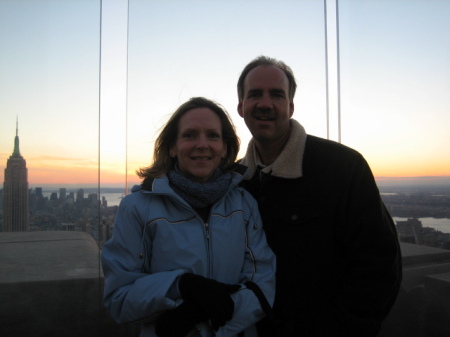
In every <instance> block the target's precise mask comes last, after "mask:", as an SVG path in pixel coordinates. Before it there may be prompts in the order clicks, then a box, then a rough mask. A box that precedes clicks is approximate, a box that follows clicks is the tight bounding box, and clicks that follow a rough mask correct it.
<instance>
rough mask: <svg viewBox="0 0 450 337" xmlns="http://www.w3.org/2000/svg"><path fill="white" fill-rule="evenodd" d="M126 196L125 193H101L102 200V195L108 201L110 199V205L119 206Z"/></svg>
mask: <svg viewBox="0 0 450 337" xmlns="http://www.w3.org/2000/svg"><path fill="white" fill-rule="evenodd" d="M124 196H125V195H124V194H123V193H100V200H102V197H105V199H106V201H108V207H111V206H119V204H120V201H121V200H122V198H123V197H124Z"/></svg>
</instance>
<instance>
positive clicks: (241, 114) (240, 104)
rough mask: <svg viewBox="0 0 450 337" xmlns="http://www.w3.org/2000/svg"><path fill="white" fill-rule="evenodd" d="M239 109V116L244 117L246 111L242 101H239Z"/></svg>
mask: <svg viewBox="0 0 450 337" xmlns="http://www.w3.org/2000/svg"><path fill="white" fill-rule="evenodd" d="M237 111H238V113H239V116H241V117H244V113H243V112H242V102H239V103H238V106H237Z"/></svg>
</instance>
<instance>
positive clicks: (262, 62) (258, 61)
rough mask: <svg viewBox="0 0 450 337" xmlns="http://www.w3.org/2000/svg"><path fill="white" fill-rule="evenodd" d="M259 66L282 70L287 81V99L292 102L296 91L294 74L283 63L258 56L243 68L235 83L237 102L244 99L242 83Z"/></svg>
mask: <svg viewBox="0 0 450 337" xmlns="http://www.w3.org/2000/svg"><path fill="white" fill-rule="evenodd" d="M259 66H274V67H277V68H278V69H280V70H282V71H283V72H284V73H285V74H286V77H287V79H288V81H289V99H290V100H291V101H292V100H293V99H294V96H295V90H296V89H297V83H296V81H295V77H294V73H293V72H292V69H291V68H290V67H289V66H288V65H287V64H286V63H284V62H283V61H280V60H277V59H274V58H271V57H267V56H258V57H257V58H255V59H254V60H253V61H251V62H250V63H249V64H247V65H246V66H245V68H244V70H243V71H242V73H241V76H239V80H238V83H237V91H238V98H239V102H241V101H242V100H243V99H244V81H245V78H246V77H247V75H248V73H249V72H250V71H252V70H253V69H255V68H256V67H259Z"/></svg>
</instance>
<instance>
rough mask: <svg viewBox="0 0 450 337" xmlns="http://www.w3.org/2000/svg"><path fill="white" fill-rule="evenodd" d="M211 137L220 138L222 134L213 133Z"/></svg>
mask: <svg viewBox="0 0 450 337" xmlns="http://www.w3.org/2000/svg"><path fill="white" fill-rule="evenodd" d="M209 137H211V138H220V134H218V133H211V134H210V135H209Z"/></svg>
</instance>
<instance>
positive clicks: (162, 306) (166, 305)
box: [102, 195, 185, 323]
mask: <svg viewBox="0 0 450 337" xmlns="http://www.w3.org/2000/svg"><path fill="white" fill-rule="evenodd" d="M130 197H134V198H133V200H131V198H127V197H125V198H124V199H122V202H121V203H120V206H119V209H118V212H117V216H116V219H115V223H114V233H113V236H112V238H111V239H110V240H109V241H107V242H106V243H105V244H104V246H103V248H102V268H103V273H104V277H105V282H104V294H103V295H104V304H105V306H106V307H107V308H108V310H109V311H110V314H111V316H112V317H113V318H114V320H115V321H116V322H118V323H127V322H132V321H136V320H141V319H147V318H149V317H151V316H152V315H155V314H157V313H159V312H161V311H163V310H167V309H170V308H174V307H176V305H177V303H176V299H177V298H178V297H179V294H178V290H177V277H178V276H179V275H181V274H183V273H184V272H185V271H184V270H182V269H180V270H174V271H168V272H160V273H153V274H148V273H145V272H144V271H143V269H144V263H145V261H144V258H147V257H146V256H145V254H143V243H144V240H143V231H144V227H145V217H144V216H142V212H139V211H138V209H140V210H142V209H145V208H143V207H142V206H141V207H139V205H137V204H136V200H137V199H138V198H135V197H136V196H134V195H130ZM138 202H139V200H138ZM140 202H142V201H140ZM148 242H149V239H146V244H147V243H148ZM150 245H151V242H150ZM146 250H147V251H151V247H146Z"/></svg>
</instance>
